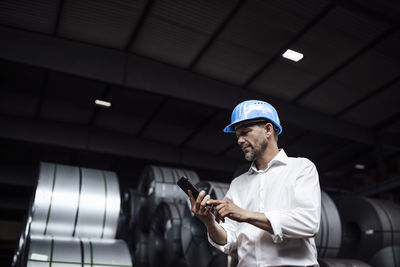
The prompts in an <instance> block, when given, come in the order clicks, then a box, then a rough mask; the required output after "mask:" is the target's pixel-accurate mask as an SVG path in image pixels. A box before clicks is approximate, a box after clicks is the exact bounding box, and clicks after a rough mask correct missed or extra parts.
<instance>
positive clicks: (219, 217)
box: [214, 211, 225, 222]
mask: <svg viewBox="0 0 400 267" xmlns="http://www.w3.org/2000/svg"><path fill="white" fill-rule="evenodd" d="M214 215H215V217H217V218H218V219H219V220H220V221H222V222H225V218H224V217H222V216H221V214H219V213H218V212H217V211H216V212H214Z"/></svg>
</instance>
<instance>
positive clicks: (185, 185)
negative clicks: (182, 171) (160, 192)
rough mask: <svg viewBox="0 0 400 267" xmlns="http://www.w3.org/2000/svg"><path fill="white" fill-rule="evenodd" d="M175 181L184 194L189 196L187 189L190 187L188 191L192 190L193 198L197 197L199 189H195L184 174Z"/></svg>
mask: <svg viewBox="0 0 400 267" xmlns="http://www.w3.org/2000/svg"><path fill="white" fill-rule="evenodd" d="M176 183H177V184H178V186H179V187H180V188H181V189H182V190H183V192H185V193H186V195H188V196H189V194H188V189H190V191H192V194H193V197H194V199H197V197H198V196H199V190H197V188H196V187H194V185H193V184H192V183H191V182H190V181H189V180H188V179H187V178H186V177H185V176H182V177H181V179H179V180H178V182H176Z"/></svg>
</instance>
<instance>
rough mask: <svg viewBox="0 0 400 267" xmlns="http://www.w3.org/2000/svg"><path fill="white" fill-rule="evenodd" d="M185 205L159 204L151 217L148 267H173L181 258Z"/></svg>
mask: <svg viewBox="0 0 400 267" xmlns="http://www.w3.org/2000/svg"><path fill="white" fill-rule="evenodd" d="M187 208H188V206H187V204H186V203H177V202H161V203H160V204H159V205H158V207H157V209H156V210H155V212H154V213H153V216H152V221H151V225H150V232H149V239H148V259H149V266H150V267H158V266H165V267H169V266H173V263H174V262H177V261H178V260H179V259H180V258H182V247H181V226H182V215H183V211H184V209H187Z"/></svg>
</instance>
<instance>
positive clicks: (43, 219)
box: [14, 163, 132, 267]
mask: <svg viewBox="0 0 400 267" xmlns="http://www.w3.org/2000/svg"><path fill="white" fill-rule="evenodd" d="M120 202H121V200H120V192H119V185H118V179H117V176H116V174H115V173H113V172H109V171H102V170H94V169H87V168H79V167H73V166H66V165H58V164H51V163H41V165H40V173H39V180H38V184H37V187H36V190H35V195H34V198H33V204H32V206H31V209H30V212H29V214H30V217H29V218H28V220H27V224H26V230H25V231H24V233H23V238H22V239H24V244H25V245H24V246H22V247H21V248H18V250H17V252H16V257H15V261H14V265H16V266H26V265H27V266H32V267H36V266H38V267H39V266H43V264H45V265H46V264H48V263H50V265H51V263H59V264H63V263H65V264H68V263H73V264H81V265H83V264H91V265H92V266H94V265H103V266H104V265H118V266H132V262H131V257H130V254H129V250H128V248H127V246H126V244H125V242H124V241H121V240H114V238H115V235H116V232H117V226H118V218H119V213H120ZM46 266H47V265H46Z"/></svg>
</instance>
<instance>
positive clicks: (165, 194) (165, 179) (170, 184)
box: [138, 165, 200, 208]
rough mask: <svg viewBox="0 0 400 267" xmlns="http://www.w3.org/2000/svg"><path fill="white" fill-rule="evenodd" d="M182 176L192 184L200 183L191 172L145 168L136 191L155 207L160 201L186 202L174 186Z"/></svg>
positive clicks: (178, 189)
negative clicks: (145, 196) (142, 194)
mask: <svg viewBox="0 0 400 267" xmlns="http://www.w3.org/2000/svg"><path fill="white" fill-rule="evenodd" d="M182 176H186V178H188V180H189V181H191V182H192V183H193V184H196V183H198V182H199V181H200V179H199V176H198V175H197V173H196V172H194V171H192V170H185V169H176V168H169V167H160V166H154V165H151V166H147V167H146V168H145V169H144V170H143V172H142V174H141V176H140V181H139V186H138V191H139V192H142V193H144V194H145V195H147V196H148V197H149V198H150V199H152V200H153V204H154V206H155V207H157V206H158V204H159V203H160V202H161V201H175V200H183V201H185V202H186V199H187V195H186V194H185V193H184V192H183V191H182V190H181V189H180V187H179V186H178V185H177V184H176V182H177V181H178V180H179V179H180V178H181V177H182ZM155 207H154V208H155Z"/></svg>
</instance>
